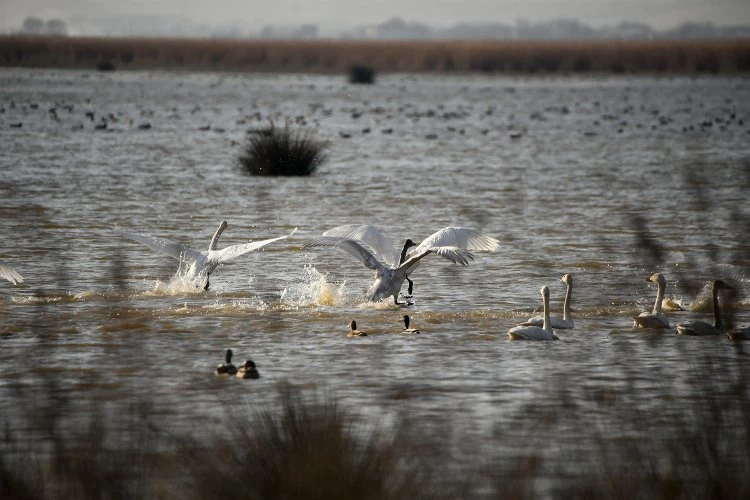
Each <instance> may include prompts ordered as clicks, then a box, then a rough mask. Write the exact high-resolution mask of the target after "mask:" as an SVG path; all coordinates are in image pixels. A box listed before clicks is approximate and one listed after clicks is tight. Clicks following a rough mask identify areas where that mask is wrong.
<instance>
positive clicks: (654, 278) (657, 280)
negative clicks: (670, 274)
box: [646, 273, 667, 285]
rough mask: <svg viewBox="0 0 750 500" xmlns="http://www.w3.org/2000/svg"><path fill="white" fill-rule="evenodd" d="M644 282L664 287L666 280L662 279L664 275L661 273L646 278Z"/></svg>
mask: <svg viewBox="0 0 750 500" xmlns="http://www.w3.org/2000/svg"><path fill="white" fill-rule="evenodd" d="M646 281H650V282H652V283H656V284H657V285H666V284H667V280H666V279H665V278H664V275H663V274H662V273H654V274H652V275H651V276H649V277H648V278H646Z"/></svg>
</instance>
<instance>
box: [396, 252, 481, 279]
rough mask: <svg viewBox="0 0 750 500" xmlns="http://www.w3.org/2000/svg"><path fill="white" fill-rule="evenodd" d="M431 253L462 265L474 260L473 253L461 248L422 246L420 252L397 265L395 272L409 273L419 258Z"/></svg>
mask: <svg viewBox="0 0 750 500" xmlns="http://www.w3.org/2000/svg"><path fill="white" fill-rule="evenodd" d="M420 246H422V245H420ZM431 253H434V254H436V255H439V256H441V257H443V258H445V259H448V260H449V261H451V262H453V263H454V264H461V265H462V266H465V265H467V264H468V263H469V261H471V260H474V255H473V254H472V253H471V252H469V251H468V250H465V249H463V248H457V247H449V246H446V247H433V248H423V249H422V250H421V251H420V252H418V253H415V254H413V255H412V256H411V257H409V258H408V259H406V261H405V262H404V263H403V264H401V265H400V266H398V268H396V272H397V273H403V274H404V275H406V274H409V272H410V271H411V270H412V269H413V268H414V266H416V265H417V263H418V262H419V261H420V260H422V259H423V258H425V257H427V256H428V255H429V254H431Z"/></svg>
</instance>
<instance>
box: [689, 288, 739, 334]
mask: <svg viewBox="0 0 750 500" xmlns="http://www.w3.org/2000/svg"><path fill="white" fill-rule="evenodd" d="M722 288H724V289H731V288H732V287H731V286H729V285H727V284H726V283H725V282H723V281H721V280H715V281H714V282H713V283H712V284H711V298H712V299H713V302H712V305H713V313H714V324H713V325H712V324H711V323H706V322H705V321H688V322H686V323H678V324H677V333H679V334H680V335H721V334H723V333H724V325H723V324H722V322H721V311H720V310H719V290H720V289H722Z"/></svg>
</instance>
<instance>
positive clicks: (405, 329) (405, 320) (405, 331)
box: [401, 315, 422, 335]
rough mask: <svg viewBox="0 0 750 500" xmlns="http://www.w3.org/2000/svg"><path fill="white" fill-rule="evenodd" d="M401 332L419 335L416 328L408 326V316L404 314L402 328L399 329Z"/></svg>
mask: <svg viewBox="0 0 750 500" xmlns="http://www.w3.org/2000/svg"><path fill="white" fill-rule="evenodd" d="M401 333H404V334H406V335H419V334H420V333H422V332H420V331H419V330H417V329H416V328H409V316H407V315H404V329H403V330H401Z"/></svg>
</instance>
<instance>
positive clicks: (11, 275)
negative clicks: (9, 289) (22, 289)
mask: <svg viewBox="0 0 750 500" xmlns="http://www.w3.org/2000/svg"><path fill="white" fill-rule="evenodd" d="M0 278H3V279H5V280H8V281H10V283H11V285H17V284H19V283H23V276H21V275H20V274H19V273H18V271H16V270H15V269H13V268H12V267H10V266H7V265H5V264H3V263H2V262H0Z"/></svg>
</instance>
